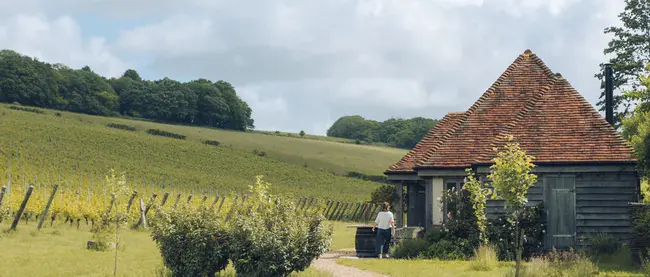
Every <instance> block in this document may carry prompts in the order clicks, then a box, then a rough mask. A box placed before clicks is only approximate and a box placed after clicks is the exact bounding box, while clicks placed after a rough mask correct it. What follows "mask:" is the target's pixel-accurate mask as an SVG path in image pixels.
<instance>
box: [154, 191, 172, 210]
mask: <svg viewBox="0 0 650 277" xmlns="http://www.w3.org/2000/svg"><path fill="white" fill-rule="evenodd" d="M167 198H169V192H165V194H163V199H162V201H161V202H160V206H158V209H156V214H157V215H158V214H160V210H161V209H162V207H163V206H165V203H167Z"/></svg>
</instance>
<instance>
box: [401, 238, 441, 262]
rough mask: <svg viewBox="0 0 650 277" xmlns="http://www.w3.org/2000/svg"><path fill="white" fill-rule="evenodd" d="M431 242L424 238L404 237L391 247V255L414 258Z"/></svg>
mask: <svg viewBox="0 0 650 277" xmlns="http://www.w3.org/2000/svg"><path fill="white" fill-rule="evenodd" d="M429 246H431V243H429V241H427V240H426V239H420V238H418V239H405V240H402V241H400V243H398V244H397V245H396V246H395V247H393V248H392V249H391V252H392V253H391V256H392V257H393V258H396V259H414V258H417V257H418V256H419V255H420V253H422V252H424V251H426V250H427V249H428V248H429Z"/></svg>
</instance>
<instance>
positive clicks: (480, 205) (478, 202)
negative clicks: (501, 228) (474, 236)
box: [463, 168, 492, 244]
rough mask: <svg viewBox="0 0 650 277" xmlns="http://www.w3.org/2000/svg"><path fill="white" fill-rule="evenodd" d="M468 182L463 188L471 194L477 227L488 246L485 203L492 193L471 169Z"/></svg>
mask: <svg viewBox="0 0 650 277" xmlns="http://www.w3.org/2000/svg"><path fill="white" fill-rule="evenodd" d="M466 172H467V181H466V182H465V185H464V186H463V188H464V189H465V190H467V191H468V192H469V195H470V197H471V200H472V208H473V210H474V216H476V225H477V227H478V231H479V239H480V240H481V242H482V243H483V244H487V242H488V238H487V216H486V214H485V203H486V202H487V199H488V197H489V196H490V194H491V193H492V192H491V191H490V189H488V188H486V187H485V186H484V185H483V183H481V182H479V181H478V180H477V179H476V177H475V176H474V173H473V172H472V170H471V169H469V168H468V169H467V170H466Z"/></svg>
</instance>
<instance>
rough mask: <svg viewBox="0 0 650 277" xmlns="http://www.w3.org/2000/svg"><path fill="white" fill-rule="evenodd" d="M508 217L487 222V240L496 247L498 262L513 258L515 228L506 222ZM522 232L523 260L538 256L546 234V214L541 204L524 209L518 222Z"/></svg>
mask: <svg viewBox="0 0 650 277" xmlns="http://www.w3.org/2000/svg"><path fill="white" fill-rule="evenodd" d="M508 217H509V215H502V216H499V217H495V218H491V219H489V220H488V239H489V241H490V243H491V244H492V245H493V246H495V247H496V250H497V255H498V256H499V260H513V259H514V258H515V253H516V252H515V250H516V247H515V244H514V242H515V236H514V232H515V228H514V226H513V225H512V224H511V223H510V221H509V220H508ZM519 223H520V225H521V228H522V230H523V232H524V236H525V237H524V249H523V252H522V258H523V259H529V258H530V257H532V256H533V255H535V254H539V253H541V252H542V250H543V246H544V233H545V232H546V229H545V223H546V213H545V211H544V205H543V204H542V203H540V204H538V205H535V206H530V207H526V208H525V209H524V212H523V213H522V215H521V218H520V221H519Z"/></svg>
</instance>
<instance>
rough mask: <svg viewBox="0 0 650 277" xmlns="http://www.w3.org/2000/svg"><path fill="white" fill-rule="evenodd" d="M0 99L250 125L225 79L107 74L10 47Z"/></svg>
mask: <svg viewBox="0 0 650 277" xmlns="http://www.w3.org/2000/svg"><path fill="white" fill-rule="evenodd" d="M0 102H6V103H19V104H22V105H29V106H36V107H42V108H50V109H59V110H66V111H71V112H78V113H85V114H91V115H101V116H120V115H121V116H129V117H136V118H143V119H148V120H153V121H158V122H165V123H176V124H186V125H199V126H210V127H216V128H222V129H232V130H247V129H252V128H254V125H253V119H252V118H251V112H252V111H251V108H250V107H249V106H248V104H247V103H246V102H244V101H243V100H242V99H241V98H239V96H237V92H236V91H235V88H234V87H233V86H232V85H231V84H229V83H228V82H225V81H217V82H212V81H210V80H206V79H198V80H193V81H190V82H179V81H175V80H172V79H169V78H164V79H162V80H156V81H150V80H143V79H142V78H140V75H139V74H138V72H136V71H135V70H132V69H129V70H126V72H124V74H123V75H122V76H121V77H119V78H110V79H108V78H105V77H103V76H100V75H99V74H97V73H95V72H93V71H92V69H91V68H90V67H88V66H85V67H83V68H81V69H72V68H69V67H68V66H65V65H63V64H48V63H45V62H41V61H38V60H37V59H34V58H31V57H28V56H24V55H21V54H19V53H17V52H15V51H11V50H0Z"/></svg>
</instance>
